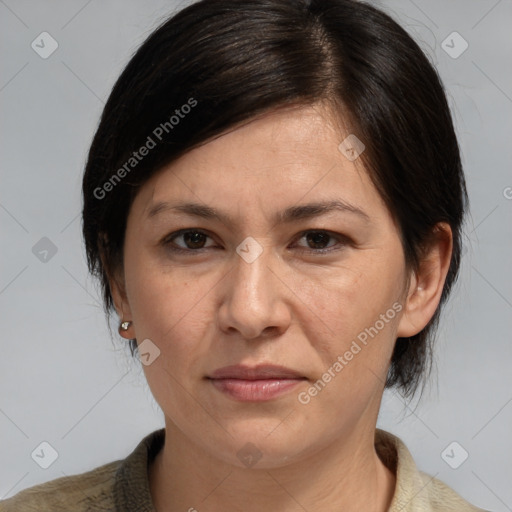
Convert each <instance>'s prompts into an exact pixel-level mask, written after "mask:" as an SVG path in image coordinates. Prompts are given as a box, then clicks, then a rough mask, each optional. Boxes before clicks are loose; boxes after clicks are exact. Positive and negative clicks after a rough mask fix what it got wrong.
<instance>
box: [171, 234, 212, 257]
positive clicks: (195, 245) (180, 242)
mask: <svg viewBox="0 0 512 512" xmlns="http://www.w3.org/2000/svg"><path fill="white" fill-rule="evenodd" d="M208 239H210V240H211V237H210V236H208V235H207V234H206V233H205V232H203V231H201V230H199V229H181V230H180V231H176V232H175V233H171V234H170V235H169V236H167V237H165V239H164V240H163V242H162V243H163V244H164V245H165V246H166V247H167V248H168V249H170V250H171V251H175V252H191V251H197V250H199V249H208V248H209V247H212V246H211V245H210V246H207V245H206V242H207V240H208Z"/></svg>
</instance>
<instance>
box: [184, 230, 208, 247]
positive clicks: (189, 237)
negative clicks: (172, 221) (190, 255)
mask: <svg viewBox="0 0 512 512" xmlns="http://www.w3.org/2000/svg"><path fill="white" fill-rule="evenodd" d="M182 236H183V241H184V242H185V245H186V246H187V247H188V248H189V249H201V248H202V247H203V246H204V244H205V242H206V239H207V238H208V237H207V236H206V235H205V234H204V233H200V232H199V231H188V232H187V233H183V235H182Z"/></svg>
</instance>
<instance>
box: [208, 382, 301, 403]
mask: <svg viewBox="0 0 512 512" xmlns="http://www.w3.org/2000/svg"><path fill="white" fill-rule="evenodd" d="M211 382H212V384H213V385H214V386H215V387H216V388H217V389H218V390H219V391H221V392H222V393H225V394H226V395H228V396H230V397H231V398H234V399H235V400H239V401H241V402H264V401H266V400H271V399H272V398H276V397H278V396H280V395H282V394H284V393H286V392H288V391H290V390H291V389H293V388H294V387H296V386H297V385H298V384H300V383H301V382H304V379H261V380H242V379H211Z"/></svg>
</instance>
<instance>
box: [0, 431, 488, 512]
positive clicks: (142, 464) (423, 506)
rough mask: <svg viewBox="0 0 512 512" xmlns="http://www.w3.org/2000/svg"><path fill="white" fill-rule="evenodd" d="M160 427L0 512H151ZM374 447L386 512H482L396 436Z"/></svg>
mask: <svg viewBox="0 0 512 512" xmlns="http://www.w3.org/2000/svg"><path fill="white" fill-rule="evenodd" d="M164 439H165V429H161V430H157V431H155V432H153V433H151V434H149V435H148V436H147V437H145V438H144V439H143V440H142V441H141V442H140V443H139V444H138V446H137V447H136V448H135V450H134V451H133V452H132V453H131V454H130V455H129V456H128V457H126V459H122V460H118V461H115V462H110V463H109V464H105V465H104V466H100V467H98V468H96V469H93V470H92V471H88V472H86V473H82V474H79V475H73V476H67V477H62V478H58V479H56V480H52V481H50V482H46V483H43V484H40V485H36V486H34V487H30V488H29V489H25V490H23V491H21V492H19V493H18V494H17V495H15V496H14V497H12V498H9V499H7V500H4V501H0V512H64V511H65V512H98V511H118V512H155V509H154V507H153V504H152V501H151V494H150V491H149V482H148V473H147V468H148V463H149V462H150V461H151V460H152V459H153V458H154V457H155V455H156V454H157V453H158V451H159V450H160V449H161V448H162V446H163V443H164ZM375 447H376V450H377V453H378V454H379V456H380V457H381V459H382V460H383V462H384V463H385V464H386V466H388V467H389V468H390V469H392V470H394V471H395V473H396V488H395V494H394V497H393V501H392V503H391V507H390V508H389V512H441V511H442V512H448V511H457V512H482V511H483V509H480V508H477V507H474V506H473V505H471V504H470V503H468V502H467V501H465V500H464V499H463V498H462V497H460V496H459V495H458V494H457V493H456V492H455V491H453V490H452V489H450V488H449V487H448V486H447V485H445V484H443V483H442V482H441V481H439V480H437V479H436V478H433V477H430V476H429V475H427V474H425V473H422V472H420V471H418V469H417V467H416V464H415V463H414V460H413V458H412V456H411V454H410V452H409V450H408V449H407V447H406V446H405V444H404V443H403V442H402V441H401V440H400V439H398V438H397V437H395V436H393V435H392V434H389V433H388V432H385V431H383V430H380V429H377V431H376V435H375Z"/></svg>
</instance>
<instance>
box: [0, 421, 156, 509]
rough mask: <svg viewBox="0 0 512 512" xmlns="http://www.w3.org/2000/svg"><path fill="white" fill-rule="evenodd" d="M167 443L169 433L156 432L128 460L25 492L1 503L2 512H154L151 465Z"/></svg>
mask: <svg viewBox="0 0 512 512" xmlns="http://www.w3.org/2000/svg"><path fill="white" fill-rule="evenodd" d="M164 441H165V429H163V428H162V429H160V430H156V431H154V432H152V433H150V434H148V435H147V436H146V437H145V438H144V439H142V441H140V442H139V444H138V445H137V446H136V447H135V449H134V450H133V451H132V452H131V453H130V454H129V455H128V456H127V457H126V458H125V459H120V460H116V461H114V462H109V463H108V464H105V465H103V466H99V467H97V468H96V469H93V470H91V471H87V472H86V473H80V474H78V475H72V476H65V477H62V478H57V479H56V480H51V481H50V482H46V483H43V484H40V485H36V486H34V487H30V488H29V489H24V490H23V491H21V492H19V493H18V494H16V495H15V496H13V497H12V498H9V499H8V500H4V501H0V512H70V511H73V512H99V511H112V510H122V511H123V512H145V511H146V512H147V511H151V512H152V511H153V510H154V509H153V505H152V501H151V493H150V489H149V481H148V472H147V470H148V464H149V463H150V461H151V460H152V459H153V458H154V457H155V455H156V454H157V453H158V452H159V450H161V448H162V447H163V444H164Z"/></svg>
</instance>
